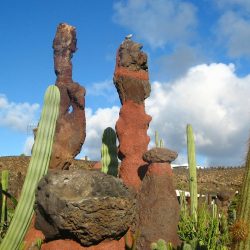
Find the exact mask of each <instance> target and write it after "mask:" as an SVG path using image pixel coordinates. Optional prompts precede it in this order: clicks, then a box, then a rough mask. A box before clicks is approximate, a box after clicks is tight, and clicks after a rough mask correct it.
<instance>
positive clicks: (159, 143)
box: [155, 131, 164, 148]
mask: <svg viewBox="0 0 250 250" xmlns="http://www.w3.org/2000/svg"><path fill="white" fill-rule="evenodd" d="M155 147H157V148H163V147H164V141H163V139H159V133H158V131H155Z"/></svg>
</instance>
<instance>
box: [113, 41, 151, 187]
mask: <svg viewBox="0 0 250 250" xmlns="http://www.w3.org/2000/svg"><path fill="white" fill-rule="evenodd" d="M141 49H142V45H141V44H139V43H136V42H134V41H132V40H130V39H125V40H124V41H123V42H122V44H121V45H120V47H119V48H118V51H117V55H116V67H115V73H114V79H113V80H114V84H115V86H116V89H117V92H118V94H119V97H120V101H121V104H122V107H121V110H120V114H119V119H118V121H117V123H116V133H117V137H118V140H119V152H118V157H119V158H120V160H121V167H120V172H119V176H120V178H121V179H122V180H123V181H124V184H126V185H127V186H129V187H132V188H133V189H134V190H136V191H138V190H139V189H140V186H141V180H142V178H143V176H142V174H141V173H143V171H142V170H143V169H144V168H145V165H147V163H146V162H145V161H143V159H142V155H143V153H144V152H145V151H147V147H148V144H149V141H150V138H149V136H148V135H147V130H148V126H149V122H150V121H151V119H152V118H151V116H149V115H147V114H146V112H145V105H144V100H145V99H146V98H147V97H148V96H149V94H150V90H151V87H150V83H149V77H148V66H147V55H146V54H145V53H144V52H143V51H141Z"/></svg>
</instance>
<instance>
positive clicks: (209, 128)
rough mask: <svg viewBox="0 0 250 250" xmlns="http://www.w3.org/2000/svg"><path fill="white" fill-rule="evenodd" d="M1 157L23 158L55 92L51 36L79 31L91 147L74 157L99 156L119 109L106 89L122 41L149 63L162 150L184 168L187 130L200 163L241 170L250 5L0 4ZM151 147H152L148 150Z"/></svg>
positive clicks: (203, 0)
mask: <svg viewBox="0 0 250 250" xmlns="http://www.w3.org/2000/svg"><path fill="white" fill-rule="evenodd" d="M0 11H1V14H0V38H1V40H0V44H1V60H0V86H1V87H0V138H1V141H2V142H1V143H0V155H2V156H4V155H19V154H21V153H23V152H25V153H26V154H28V153H29V150H30V147H31V144H32V136H31V135H30V134H28V133H27V127H28V126H29V125H31V124H33V123H36V122H37V120H38V119H39V115H40V111H41V107H42V103H43V95H44V92H45V90H46V88H47V87H48V85H50V84H53V83H54V82H55V74H54V72H53V51H52V41H53V38H54V35H55V31H56V27H57V25H58V24H59V23H61V22H67V23H68V24H70V25H73V26H75V27H76V30H77V38H78V43H77V47H78V51H77V52H76V53H75V55H74V58H73V79H74V80H75V81H76V82H79V83H80V84H81V85H83V86H84V87H85V88H86V90H87V95H86V115H87V138H86V141H85V144H84V146H83V150H82V152H81V154H80V155H79V157H83V156H84V155H87V156H89V157H90V158H91V159H98V158H99V157H100V156H99V155H100V144H101V134H102V131H103V129H104V128H105V127H107V126H112V127H114V126H115V122H116V120H117V118H118V113H119V109H120V102H119V98H118V94H117V92H116V90H115V87H114V85H113V83H112V78H113V72H114V65H115V53H116V50H117V48H118V46H119V45H120V43H121V42H122V41H123V39H124V37H125V36H126V35H127V34H130V33H132V34H133V40H135V41H137V42H140V43H142V44H143V46H144V47H143V50H144V51H145V52H146V53H147V54H148V57H149V61H148V63H149V72H150V81H151V84H152V92H151V96H150V97H149V98H148V100H147V101H146V110H147V112H148V113H149V114H150V115H152V117H153V120H152V122H151V124H150V128H149V131H148V134H149V135H150V136H152V139H153V134H154V130H155V129H157V130H158V131H159V133H160V136H161V137H162V138H163V139H164V141H165V144H166V146H167V147H169V148H171V149H174V150H176V151H178V152H179V159H178V160H177V162H179V163H184V162H186V155H185V151H186V139H185V127H186V124H187V123H191V124H192V125H193V129H194V131H195V133H196V144H197V154H198V163H199V164H203V165H209V166H211V165H239V164H242V163H243V162H244V157H245V153H246V150H247V140H248V137H249V128H250V112H249V108H248V107H249V106H250V98H249V93H250V67H249V66H250V65H249V64H250V59H249V58H250V18H249V17H250V1H248V0H196V1H195V0H186V1H184V0H183V1H181V0H180V1H177V0H128V1H120V0H116V1H115V0H114V1H112V0H105V1H101V0H85V1H82V0H74V1H66V0H60V1H59V0H53V1H51V0H50V1H49V0H43V1H41V0H36V1H31V0H24V1H18V0H12V1H11V0H10V1H7V0H3V1H1V3H0ZM152 146H153V142H152V143H151V144H150V147H152Z"/></svg>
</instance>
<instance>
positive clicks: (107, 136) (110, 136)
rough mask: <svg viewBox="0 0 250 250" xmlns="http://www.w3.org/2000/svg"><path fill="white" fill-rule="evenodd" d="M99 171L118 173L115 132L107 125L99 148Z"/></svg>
mask: <svg viewBox="0 0 250 250" xmlns="http://www.w3.org/2000/svg"><path fill="white" fill-rule="evenodd" d="M101 163H102V169H101V171H102V172H103V173H105V174H109V175H113V176H115V177H117V175H118V157H117V146H116V133H115V130H114V129H112V128H110V127H108V128H106V129H105V130H104V132H103V136H102V148H101Z"/></svg>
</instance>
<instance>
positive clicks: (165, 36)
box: [114, 0, 197, 48]
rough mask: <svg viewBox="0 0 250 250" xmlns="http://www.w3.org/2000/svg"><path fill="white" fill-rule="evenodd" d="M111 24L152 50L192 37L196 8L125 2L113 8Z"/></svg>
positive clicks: (151, 0)
mask: <svg viewBox="0 0 250 250" xmlns="http://www.w3.org/2000/svg"><path fill="white" fill-rule="evenodd" d="M114 10H115V14H114V21H115V22H117V23H119V24H120V25H122V26H124V27H126V28H128V29H129V32H132V33H134V34H135V35H136V37H138V38H139V39H144V40H145V41H146V42H147V43H148V44H149V45H150V46H151V47H153V48H156V47H164V46H165V45H166V44H168V43H172V44H175V43H179V42H182V43H183V42H184V41H185V40H189V39H191V38H192V37H193V36H194V28H195V26H196V24H197V20H196V8H195V7H194V5H192V4H191V3H188V2H182V1H175V0H128V1H126V2H124V1H119V2H116V3H115V4H114Z"/></svg>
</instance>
